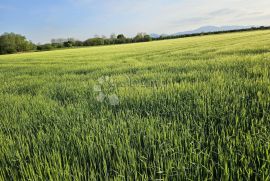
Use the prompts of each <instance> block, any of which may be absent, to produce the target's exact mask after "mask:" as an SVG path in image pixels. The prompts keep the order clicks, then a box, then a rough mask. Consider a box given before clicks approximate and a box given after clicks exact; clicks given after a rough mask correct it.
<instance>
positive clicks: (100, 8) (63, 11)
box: [0, 0, 270, 43]
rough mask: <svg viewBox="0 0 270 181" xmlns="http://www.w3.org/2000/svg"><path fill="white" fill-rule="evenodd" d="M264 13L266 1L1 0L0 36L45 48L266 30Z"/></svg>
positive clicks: (269, 15)
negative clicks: (238, 28) (235, 28)
mask: <svg viewBox="0 0 270 181" xmlns="http://www.w3.org/2000/svg"><path fill="white" fill-rule="evenodd" d="M269 7H270V0H256V1H254V0H166V1H165V0H43V1H42V0H39V1H37V0H25V1H23V0H0V34H2V33H4V32H15V33H20V34H23V35H25V36H26V37H27V38H28V39H30V40H32V41H33V42H35V43H37V42H41V43H44V42H49V41H50V40H51V39H52V38H67V37H74V38H77V39H81V40H84V39H86V38H89V37H93V36H94V35H106V36H109V35H110V34H111V33H116V34H117V33H124V34H125V35H127V36H134V35H135V34H136V33H138V32H147V33H159V34H162V33H166V34H169V33H175V32H179V31H185V30H191V29H195V28H198V27H200V26H206V25H216V26H223V25H270V10H269Z"/></svg>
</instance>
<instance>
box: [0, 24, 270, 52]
mask: <svg viewBox="0 0 270 181" xmlns="http://www.w3.org/2000/svg"><path fill="white" fill-rule="evenodd" d="M266 29H270V27H265V26H261V27H252V28H249V29H239V30H229V31H218V32H207V33H197V34H186V35H177V36H175V35H171V36H160V37H158V38H152V37H151V36H150V35H148V34H146V33H138V34H137V35H136V36H135V37H133V38H128V37H126V36H125V35H123V34H119V35H115V34H112V35H111V36H110V37H109V38H107V37H105V36H101V37H100V36H95V37H94V38H89V39H87V40H85V41H80V40H76V39H74V38H67V39H61V38H59V39H52V40H51V43H46V44H37V45H36V44H34V43H32V42H31V41H29V40H27V39H26V37H24V36H22V35H19V34H15V33H4V34H2V35H1V36H0V54H11V53H18V52H27V51H48V50H53V49H59V48H71V47H82V46H101V45H116V44H126V43H137V42H148V41H156V40H165V39H175V38H184V37H191V36H202V35H209V34H221V33H230V32H242V31H253V30H266Z"/></svg>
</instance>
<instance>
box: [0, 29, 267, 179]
mask: <svg viewBox="0 0 270 181" xmlns="http://www.w3.org/2000/svg"><path fill="white" fill-rule="evenodd" d="M102 76H110V78H111V79H113V80H114V84H115V85H116V86H115V87H114V89H113V90H110V89H109V88H110V85H111V84H110V83H106V84H108V85H103V89H105V88H106V90H107V91H111V92H112V93H115V94H116V95H117V96H118V97H119V99H120V105H118V106H111V105H110V104H109V103H108V100H106V101H107V102H103V103H100V102H98V101H97V99H96V96H97V93H96V92H94V91H93V87H94V85H96V84H98V81H97V80H98V79H99V78H100V77H102ZM105 93H106V92H105ZM0 125H1V127H0V180H158V179H159V180H162V179H163V180H270V176H269V175H270V31H269V30H267V31H255V32H245V33H232V34H223V35H211V36H202V37H192V38H185V39H175V40H166V41H157V42H149V43H138V44H130V45H118V46H106V47H92V48H80V49H70V50H58V51H51V52H40V53H25V54H16V55H3V56H0Z"/></svg>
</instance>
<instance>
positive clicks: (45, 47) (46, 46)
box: [37, 43, 54, 51]
mask: <svg viewBox="0 0 270 181" xmlns="http://www.w3.org/2000/svg"><path fill="white" fill-rule="evenodd" d="M53 48H54V47H53V46H52V44H50V43H47V44H44V45H38V46H37V50H39V51H46V50H52V49H53Z"/></svg>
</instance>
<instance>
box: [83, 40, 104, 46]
mask: <svg viewBox="0 0 270 181" xmlns="http://www.w3.org/2000/svg"><path fill="white" fill-rule="evenodd" d="M83 44H84V46H98V45H104V39H103V38H90V39H88V40H86V41H84V43H83Z"/></svg>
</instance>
